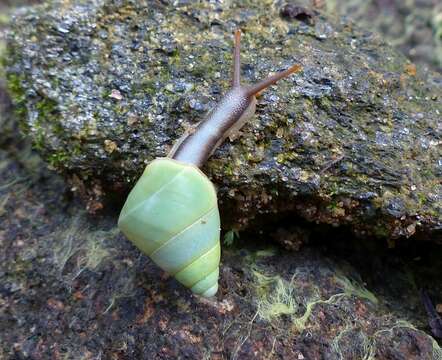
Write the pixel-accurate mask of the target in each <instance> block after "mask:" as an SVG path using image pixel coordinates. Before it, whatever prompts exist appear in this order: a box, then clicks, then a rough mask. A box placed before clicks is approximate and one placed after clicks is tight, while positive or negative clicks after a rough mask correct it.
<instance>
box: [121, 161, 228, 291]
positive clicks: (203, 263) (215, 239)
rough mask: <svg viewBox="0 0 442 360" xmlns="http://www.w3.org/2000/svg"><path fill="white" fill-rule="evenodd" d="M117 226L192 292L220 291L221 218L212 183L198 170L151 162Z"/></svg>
mask: <svg viewBox="0 0 442 360" xmlns="http://www.w3.org/2000/svg"><path fill="white" fill-rule="evenodd" d="M118 227H119V228H120V229H121V230H122V232H123V233H124V234H125V235H126V236H127V238H128V239H129V240H131V241H132V242H133V243H134V244H135V245H136V246H137V247H138V248H139V249H140V250H141V251H142V252H144V253H145V254H146V255H148V256H149V257H150V258H151V259H152V260H153V261H154V262H155V263H156V264H157V265H158V266H159V267H161V268H162V269H163V270H165V271H166V272H168V273H169V274H171V275H173V276H174V277H175V278H176V279H177V280H178V281H179V282H180V283H182V284H183V285H185V286H186V287H188V288H190V289H191V290H192V292H194V293H196V294H199V295H203V296H212V295H214V294H215V293H216V292H217V290H218V275H219V261H220V254H221V249H220V241H219V237H220V218H219V211H218V205H217V197H216V191H215V189H214V187H213V184H212V183H211V182H210V180H209V179H208V178H207V176H206V175H204V174H203V173H202V172H201V171H200V170H199V169H198V168H197V167H195V166H193V165H189V164H185V163H182V162H179V161H176V160H173V159H170V158H160V159H156V160H154V161H152V162H151V163H150V164H149V165H148V166H147V167H146V169H145V170H144V172H143V175H142V176H141V177H140V179H139V180H138V182H137V183H136V185H135V186H134V188H133V189H132V191H131V192H130V194H129V196H128V198H127V200H126V203H125V204H124V207H123V209H122V210H121V213H120V217H119V219H118Z"/></svg>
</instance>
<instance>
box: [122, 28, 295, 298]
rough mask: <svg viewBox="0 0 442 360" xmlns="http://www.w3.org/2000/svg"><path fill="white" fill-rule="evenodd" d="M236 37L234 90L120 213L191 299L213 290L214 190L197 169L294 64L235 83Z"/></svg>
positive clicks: (216, 255)
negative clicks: (262, 77) (258, 97)
mask: <svg viewBox="0 0 442 360" xmlns="http://www.w3.org/2000/svg"><path fill="white" fill-rule="evenodd" d="M240 38H241V32H240V31H239V30H236V32H235V46H234V54H233V57H234V64H233V78H232V87H231V89H230V90H229V91H228V92H227V94H226V95H225V96H224V97H223V98H222V99H221V101H220V102H219V103H218V105H217V106H216V107H215V108H214V109H213V110H212V111H211V112H210V113H209V114H208V116H207V118H206V119H204V120H203V121H201V122H200V123H198V124H197V125H196V126H195V127H193V128H192V129H190V130H188V131H186V132H185V133H184V135H183V136H182V137H181V138H180V139H179V140H178V142H177V143H176V144H175V145H174V146H173V148H172V150H171V151H170V153H169V154H168V156H167V157H165V158H157V159H155V160H153V161H152V162H151V163H149V164H148V165H147V167H146V168H145V170H144V172H143V174H142V175H141V177H140V179H139V180H138V182H137V183H136V185H135V186H134V187H133V189H132V191H131V192H130V193H129V195H128V198H127V200H126V202H125V204H124V206H123V209H122V210H121V213H120V216H119V219H118V227H119V228H120V229H121V231H122V232H123V233H124V234H125V235H126V237H127V238H128V239H129V240H130V241H132V242H133V243H134V244H135V246H137V247H138V248H139V249H140V250H141V251H142V252H143V253H145V254H146V255H148V256H149V257H150V258H151V259H152V260H153V261H154V262H155V263H156V264H157V265H158V266H159V267H160V268H162V269H163V270H165V271H166V272H167V273H169V274H170V275H172V276H174V277H175V279H176V280H178V281H179V282H180V283H182V284H183V285H184V286H186V287H188V288H190V289H191V291H192V292H193V293H194V294H198V295H202V296H204V297H210V296H213V295H215V294H216V292H217V291H218V277H219V262H220V256H221V248H220V216H219V211H218V204H217V196H216V190H215V187H214V185H213V184H212V183H211V181H210V180H209V179H208V177H207V176H206V175H205V174H204V173H203V172H202V171H201V170H200V168H201V167H202V166H203V164H204V163H205V162H206V160H207V159H208V158H209V157H210V155H211V154H212V153H213V152H214V151H215V150H216V148H217V147H218V146H219V145H221V143H222V142H223V141H224V140H225V139H226V138H227V137H228V136H231V135H232V134H234V133H235V132H238V131H239V129H240V128H241V127H242V126H243V125H244V123H245V122H246V121H247V120H248V119H250V118H251V117H252V116H253V115H254V113H255V105H256V95H257V94H258V93H259V92H260V91H262V90H264V89H265V88H267V87H269V86H270V85H272V84H274V83H276V82H277V81H278V80H280V79H282V78H284V77H287V76H288V75H290V74H292V73H294V72H297V71H299V70H300V69H301V66H300V65H294V66H292V67H290V68H289V69H287V70H285V71H282V72H279V73H276V74H274V75H272V76H270V77H268V78H267V79H265V80H263V81H261V82H259V83H257V84H254V85H247V86H245V85H241V84H240Z"/></svg>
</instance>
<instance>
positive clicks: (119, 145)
mask: <svg viewBox="0 0 442 360" xmlns="http://www.w3.org/2000/svg"><path fill="white" fill-rule="evenodd" d="M261 5H262V4H261V2H256V3H255V2H250V3H247V4H243V5H236V6H234V5H231V6H229V5H225V4H224V5H223V4H219V3H213V4H209V3H203V4H200V3H188V2H178V3H175V2H174V3H173V4H172V3H169V2H167V1H165V2H146V1H137V2H135V1H129V0H126V1H110V0H108V1H90V2H88V3H87V4H85V3H80V2H76V1H63V2H53V3H52V5H44V6H40V7H36V8H34V9H26V10H22V11H21V12H20V13H19V14H18V15H17V17H16V18H15V20H14V22H13V30H12V32H11V34H10V37H9V44H8V57H7V63H8V86H9V89H10V92H11V93H12V94H13V98H14V101H15V104H16V105H17V108H18V109H19V111H21V113H22V118H21V125H22V128H23V129H24V130H25V132H26V133H27V134H29V135H30V136H31V137H32V139H33V142H34V146H35V148H36V149H37V150H38V151H39V152H40V153H41V154H42V155H43V157H44V158H45V159H46V161H48V162H49V163H50V164H51V166H52V167H54V168H56V169H58V170H60V171H61V172H63V173H64V174H66V175H67V176H68V177H69V178H70V179H71V181H72V183H73V184H74V186H73V188H74V189H76V190H77V191H78V192H79V193H81V194H82V196H83V197H84V198H87V199H88V200H89V205H88V206H89V209H90V210H97V209H100V208H101V207H102V206H103V205H102V202H101V201H102V199H103V198H106V195H108V194H112V195H115V194H117V197H118V199H119V201H120V202H121V201H122V199H124V195H123V194H124V193H125V192H126V191H128V190H129V189H130V187H131V186H132V185H133V183H134V181H136V179H137V177H138V176H139V175H140V174H141V172H142V170H143V168H144V166H145V164H146V163H147V162H148V161H150V160H152V159H153V158H155V157H158V156H165V155H167V153H168V151H169V150H170V148H171V146H172V144H173V143H174V141H175V140H176V139H177V138H178V137H179V136H180V135H181V134H182V133H183V132H184V131H185V129H186V128H188V127H189V126H191V125H192V124H195V123H196V122H197V121H199V120H201V119H202V118H203V117H204V114H205V113H206V112H207V111H208V110H209V109H210V108H211V107H212V106H213V105H214V104H215V102H216V100H217V99H219V98H220V96H221V94H222V93H223V92H225V91H226V89H227V88H228V86H229V85H228V84H229V77H230V69H231V62H232V56H231V48H232V36H231V33H232V31H233V29H235V28H236V27H238V26H239V27H240V28H241V29H242V30H243V32H244V41H243V51H242V59H243V66H242V70H243V80H244V82H254V81H256V80H259V79H261V78H263V77H264V76H266V75H267V74H268V73H270V72H272V71H277V70H281V69H284V68H286V67H288V66H289V65H291V64H293V63H294V62H298V63H301V64H302V65H303V73H302V74H300V75H297V76H293V77H291V78H290V79H288V80H285V81H283V82H281V83H280V84H279V85H278V86H277V87H273V88H272V89H270V90H268V91H266V92H265V93H264V94H263V96H262V97H261V98H260V100H259V105H258V110H257V115H256V116H255V118H254V119H253V120H252V121H251V122H250V123H249V124H247V125H246V126H245V127H244V129H243V131H242V136H241V137H239V138H238V139H236V140H235V141H233V142H229V141H227V143H225V144H224V145H222V146H221V148H220V149H219V150H218V151H216V152H215V154H214V156H213V157H212V158H211V160H210V161H209V162H208V164H207V166H206V167H205V168H204V171H205V172H206V173H207V174H208V176H209V177H210V178H211V179H212V180H213V181H214V183H215V184H216V186H217V187H218V191H219V198H220V205H221V208H222V209H221V212H222V216H223V223H224V226H225V227H226V228H243V227H246V226H247V225H248V224H249V222H250V220H251V219H254V218H256V217H258V218H260V216H261V215H264V216H266V217H267V218H268V217H269V214H271V215H270V216H274V215H273V214H274V213H278V214H281V213H289V214H297V215H301V216H302V217H304V218H305V219H307V220H309V221H315V222H317V223H329V224H337V225H342V224H347V225H350V226H351V227H352V229H353V230H354V231H355V232H357V233H359V234H362V235H367V234H374V235H377V236H390V237H391V236H393V237H398V236H411V235H413V234H415V233H417V234H420V235H422V236H423V237H426V238H428V237H430V238H431V239H437V238H440V228H441V224H442V218H441V213H442V211H441V196H442V195H441V194H442V190H441V184H440V176H441V171H442V170H441V161H442V160H441V150H440V148H441V146H440V145H441V144H440V141H441V138H440V136H441V129H440V124H441V122H440V118H441V112H442V105H441V101H440V93H441V86H440V76H439V75H437V74H433V75H431V74H427V75H425V78H424V75H422V74H421V73H420V71H419V69H416V66H415V65H413V64H411V63H410V62H408V61H407V60H406V59H405V58H404V57H403V56H401V55H399V54H398V53H397V52H395V51H394V50H392V48H390V47H389V46H387V45H386V44H385V43H384V42H383V41H382V39H381V38H380V37H379V36H377V35H375V34H372V33H369V32H367V31H364V30H361V29H359V28H357V27H356V26H354V25H353V24H352V23H350V22H345V21H339V20H334V19H332V18H326V17H324V16H323V15H321V14H320V13H319V12H317V11H316V10H315V11H313V10H312V11H310V12H309V13H308V19H309V20H308V21H306V20H305V19H304V18H303V17H302V16H301V18H300V19H299V16H294V17H287V16H283V13H282V10H283V6H282V5H281V6H277V5H275V4H272V5H270V4H269V6H267V7H266V8H265V10H263V9H264V8H263V7H262V6H261ZM298 12H299V11H298ZM431 233H432V234H431ZM429 234H431V235H430V236H429Z"/></svg>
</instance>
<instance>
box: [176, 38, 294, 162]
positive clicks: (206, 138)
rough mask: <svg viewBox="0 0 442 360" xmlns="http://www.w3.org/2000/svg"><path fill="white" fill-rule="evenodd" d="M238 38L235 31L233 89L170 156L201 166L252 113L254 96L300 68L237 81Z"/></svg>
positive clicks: (187, 133) (253, 111)
mask: <svg viewBox="0 0 442 360" xmlns="http://www.w3.org/2000/svg"><path fill="white" fill-rule="evenodd" d="M240 38H241V32H240V31H239V30H237V31H236V32H235V47H234V55H233V58H234V64H233V78H232V88H231V89H230V90H229V91H228V92H227V94H226V95H224V97H223V98H222V99H221V101H220V102H219V103H218V105H217V106H216V107H215V108H214V109H213V110H212V111H211V112H210V113H209V115H208V116H207V118H206V119H205V120H203V121H201V122H200V123H199V124H198V125H197V126H196V127H195V128H193V129H191V130H190V131H188V132H186V133H185V134H184V135H183V136H182V137H181V139H179V140H178V142H177V144H176V145H175V146H174V148H173V149H172V151H171V153H170V154H169V157H171V158H173V159H175V160H178V161H182V162H185V163H188V164H193V165H195V166H198V167H201V166H202V165H203V164H204V163H205V162H206V160H207V159H208V158H209V157H210V155H211V154H212V153H213V152H214V151H215V150H216V148H217V147H218V146H219V145H221V144H222V143H223V142H224V140H225V139H226V137H228V136H229V135H231V134H233V133H235V132H237V131H239V130H240V128H241V127H242V126H243V125H244V124H245V123H246V122H247V120H249V119H250V118H251V117H252V116H253V115H254V114H255V105H256V95H257V94H258V93H259V92H261V91H262V90H264V89H265V88H267V87H269V86H270V85H273V84H275V83H276V82H277V81H278V80H280V79H282V78H284V77H287V76H289V75H290V74H292V73H295V72H297V71H299V70H301V66H300V65H293V66H292V67H290V68H289V69H287V70H285V71H282V72H279V73H276V74H274V75H273V76H270V77H268V78H267V79H265V80H263V81H261V82H259V83H257V84H254V85H246V86H242V85H241V83H240Z"/></svg>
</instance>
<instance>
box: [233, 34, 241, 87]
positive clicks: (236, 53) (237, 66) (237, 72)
mask: <svg viewBox="0 0 442 360" xmlns="http://www.w3.org/2000/svg"><path fill="white" fill-rule="evenodd" d="M240 46H241V30H239V29H237V30H236V31H235V46H234V48H233V77H232V87H238V86H240V79H241V59H240Z"/></svg>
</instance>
